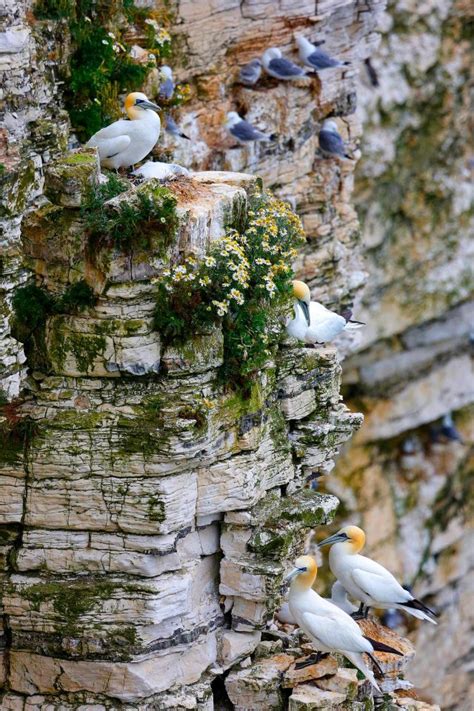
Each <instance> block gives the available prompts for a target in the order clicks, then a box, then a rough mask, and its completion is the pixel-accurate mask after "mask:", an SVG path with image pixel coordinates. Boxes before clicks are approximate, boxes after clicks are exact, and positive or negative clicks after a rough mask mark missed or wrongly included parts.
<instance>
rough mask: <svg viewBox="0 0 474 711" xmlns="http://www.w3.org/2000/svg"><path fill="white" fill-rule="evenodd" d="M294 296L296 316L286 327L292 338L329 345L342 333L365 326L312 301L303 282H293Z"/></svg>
mask: <svg viewBox="0 0 474 711" xmlns="http://www.w3.org/2000/svg"><path fill="white" fill-rule="evenodd" d="M293 296H294V299H295V300H294V304H293V308H294V316H293V318H292V319H291V320H290V321H288V323H287V325H286V331H287V333H288V335H289V336H291V337H292V338H297V339H298V340H300V341H305V342H306V343H328V342H329V341H332V340H334V338H336V336H338V335H339V334H340V333H341V332H342V331H344V330H349V329H354V328H360V327H361V326H363V325H364V324H362V323H358V322H352V321H350V320H348V319H346V318H345V317H344V316H340V315H339V314H336V313H334V311H330V310H329V309H327V308H326V307H325V306H323V305H322V304H320V303H319V302H318V301H311V295H310V291H309V289H308V287H307V285H306V284H305V283H304V282H302V281H298V280H295V281H294V282H293Z"/></svg>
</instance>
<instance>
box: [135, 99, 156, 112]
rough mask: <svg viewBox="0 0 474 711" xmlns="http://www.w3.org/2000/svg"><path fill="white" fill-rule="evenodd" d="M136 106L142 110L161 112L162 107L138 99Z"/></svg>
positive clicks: (146, 100)
mask: <svg viewBox="0 0 474 711" xmlns="http://www.w3.org/2000/svg"><path fill="white" fill-rule="evenodd" d="M135 106H139V107H140V108H141V109H153V111H160V107H159V106H157V105H156V104H154V103H153V102H152V101H148V99H138V100H137V101H136V102H135Z"/></svg>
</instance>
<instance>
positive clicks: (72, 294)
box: [56, 279, 97, 313]
mask: <svg viewBox="0 0 474 711" xmlns="http://www.w3.org/2000/svg"><path fill="white" fill-rule="evenodd" d="M96 300H97V297H96V295H95V293H94V290H93V289H92V288H91V287H90V286H89V284H87V283H86V282H85V281H84V280H83V279H81V280H80V281H76V283H75V284H71V286H68V288H67V289H66V291H65V292H64V293H63V295H62V296H61V297H60V298H59V299H58V300H57V302H56V310H57V311H58V312H59V313H74V312H76V311H83V310H84V309H87V308H89V307H90V306H94V304H95V302H96Z"/></svg>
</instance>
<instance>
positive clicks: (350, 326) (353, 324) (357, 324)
mask: <svg viewBox="0 0 474 711" xmlns="http://www.w3.org/2000/svg"><path fill="white" fill-rule="evenodd" d="M362 326H365V323H364V322H363V321H352V320H351V321H347V323H346V326H345V328H346V331H354V330H355V329H357V328H362Z"/></svg>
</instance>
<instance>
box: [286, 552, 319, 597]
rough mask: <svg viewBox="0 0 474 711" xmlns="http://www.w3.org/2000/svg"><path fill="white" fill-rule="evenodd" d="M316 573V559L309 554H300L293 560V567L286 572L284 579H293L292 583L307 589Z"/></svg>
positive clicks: (314, 578)
mask: <svg viewBox="0 0 474 711" xmlns="http://www.w3.org/2000/svg"><path fill="white" fill-rule="evenodd" d="M317 574H318V566H317V565H316V561H315V560H314V558H312V557H311V556H310V555H302V556H300V557H299V558H297V559H296V560H295V567H294V568H293V570H292V571H291V572H290V573H288V575H287V576H286V578H285V580H286V581H290V580H294V581H295V582H294V583H293V585H296V586H297V587H298V588H301V589H303V590H306V589H309V588H310V587H311V586H312V584H313V583H314V581H315V580H316V576H317Z"/></svg>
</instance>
